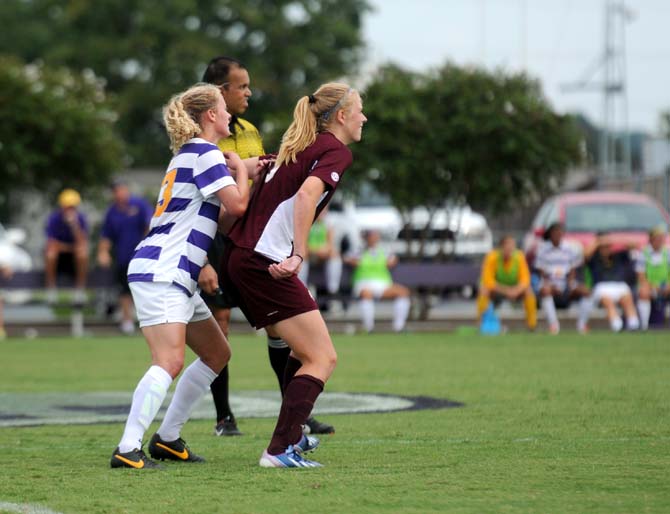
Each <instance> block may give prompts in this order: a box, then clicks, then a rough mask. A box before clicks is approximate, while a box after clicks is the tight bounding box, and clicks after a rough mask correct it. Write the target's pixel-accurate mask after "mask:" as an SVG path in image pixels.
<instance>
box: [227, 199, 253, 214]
mask: <svg viewBox="0 0 670 514" xmlns="http://www.w3.org/2000/svg"><path fill="white" fill-rule="evenodd" d="M248 204H249V199H248V198H238V199H237V200H235V201H234V202H231V205H229V206H226V211H228V213H229V214H231V215H232V216H235V217H236V218H239V217H240V216H242V215H243V214H244V212H245V211H246V210H247V205H248Z"/></svg>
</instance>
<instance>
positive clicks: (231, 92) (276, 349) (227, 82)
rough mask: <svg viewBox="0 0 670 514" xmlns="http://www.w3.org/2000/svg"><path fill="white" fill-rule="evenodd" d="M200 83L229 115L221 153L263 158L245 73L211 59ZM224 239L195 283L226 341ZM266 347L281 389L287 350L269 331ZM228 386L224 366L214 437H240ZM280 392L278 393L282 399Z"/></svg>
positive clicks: (310, 423) (313, 427)
mask: <svg viewBox="0 0 670 514" xmlns="http://www.w3.org/2000/svg"><path fill="white" fill-rule="evenodd" d="M202 81H203V82H207V83H210V84H215V85H217V86H219V87H220V89H221V93H222V95H223V98H224V100H225V101H226V106H227V108H228V112H229V113H230V114H231V119H230V136H229V137H227V138H226V139H222V140H220V141H219V143H218V146H219V148H220V149H221V151H222V152H235V153H237V154H238V155H239V156H240V157H241V158H242V159H246V158H249V157H257V156H260V155H263V154H265V151H264V150H263V141H262V139H261V135H260V133H259V132H258V129H257V128H256V127H255V126H254V125H253V124H252V123H250V122H249V121H247V120H245V119H243V118H241V117H240V116H241V115H242V114H244V113H245V112H246V110H247V108H248V107H249V97H250V96H251V89H250V79H249V72H248V71H247V69H246V68H245V67H244V65H243V64H242V63H241V62H240V61H238V60H236V59H233V58H230V57H215V58H214V59H212V60H211V61H210V62H209V65H208V66H207V69H206V70H205V74H204V75H203V77H202ZM226 239H227V238H226V236H225V235H223V234H221V233H220V232H218V233H217V236H216V237H215V238H214V242H213V243H212V246H211V248H210V251H209V252H208V254H207V259H208V261H209V265H206V266H205V267H203V269H202V271H201V273H200V277H199V280H198V282H199V284H200V286H201V289H203V290H207V291H216V294H214V295H208V294H206V293H204V292H203V293H201V294H202V297H203V299H204V300H205V302H206V303H207V305H208V306H209V308H210V309H211V311H212V314H213V315H214V318H215V319H216V321H217V322H218V323H219V326H220V327H221V330H222V331H223V333H224V334H225V336H226V338H228V328H229V324H230V309H231V308H232V307H235V305H234V301H233V299H232V298H231V297H230V295H227V294H226V293H225V291H223V289H222V288H221V287H220V284H219V280H218V276H217V272H218V270H219V269H220V264H221V257H222V255H223V248H224V247H225V245H226ZM267 343H268V356H269V358H270V365H271V366H272V369H273V370H274V372H275V375H277V380H278V381H279V388H280V389H282V388H283V382H284V369H285V368H286V362H287V361H288V357H289V354H290V353H291V349H290V348H289V347H288V346H287V345H286V343H285V342H284V341H283V340H282V339H281V338H279V337H278V336H276V334H273V333H272V332H271V331H268V332H267ZM228 382H229V374H228V366H226V367H225V368H223V370H222V371H221V373H220V374H219V376H218V377H217V378H216V379H215V380H214V382H212V385H211V390H212V397H213V398H214V405H215V407H216V420H217V423H216V427H215V429H214V433H215V434H216V435H218V436H233V435H241V432H240V431H239V429H238V428H237V422H236V421H235V416H234V415H233V412H232V410H231V408H230V402H229V393H228ZM283 392H284V391H283V390H282V395H283ZM306 429H308V430H309V432H311V433H320V434H324V433H325V434H328V433H332V432H334V431H335V429H334V428H333V427H332V426H331V425H328V424H326V423H320V422H319V421H317V420H316V419H314V418H313V417H310V418H309V419H308V420H307V427H306Z"/></svg>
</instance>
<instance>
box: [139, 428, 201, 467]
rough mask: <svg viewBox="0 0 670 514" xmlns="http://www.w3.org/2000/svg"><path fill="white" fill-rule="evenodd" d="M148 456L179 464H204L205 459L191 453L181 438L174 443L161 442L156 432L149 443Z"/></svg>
mask: <svg viewBox="0 0 670 514" xmlns="http://www.w3.org/2000/svg"><path fill="white" fill-rule="evenodd" d="M149 454H150V455H151V456H152V457H153V458H154V459H157V460H166V459H167V460H176V461H179V462H205V459H204V458H202V457H200V456H199V455H196V454H195V453H192V452H191V450H190V448H189V447H188V445H187V444H186V441H184V440H183V439H182V438H181V437H180V438H179V439H177V440H175V441H163V440H162V439H161V438H160V436H159V435H158V432H156V433H155V434H154V435H153V437H152V438H151V441H150V442H149Z"/></svg>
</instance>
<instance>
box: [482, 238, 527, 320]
mask: <svg viewBox="0 0 670 514" xmlns="http://www.w3.org/2000/svg"><path fill="white" fill-rule="evenodd" d="M502 298H507V299H508V300H511V301H517V300H520V299H523V305H524V309H525V311H526V325H527V326H528V329H529V330H535V327H536V326H537V300H536V299H535V294H534V293H533V289H532V288H531V286H530V270H529V269H528V263H527V262H526V258H525V257H524V255H523V253H522V252H521V251H520V250H518V249H517V247H516V241H515V240H514V238H513V237H512V236H511V235H505V236H503V237H502V239H501V240H500V244H499V248H494V249H493V250H491V251H490V252H489V253H488V254H487V255H486V257H485V258H484V263H483V264H482V273H481V279H480V286H479V296H478V297H477V323H478V324H479V322H480V321H481V319H482V314H483V313H484V311H486V309H487V308H488V306H489V303H490V302H491V300H493V301H495V300H499V299H502Z"/></svg>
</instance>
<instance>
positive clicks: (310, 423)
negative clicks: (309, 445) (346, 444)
mask: <svg viewBox="0 0 670 514" xmlns="http://www.w3.org/2000/svg"><path fill="white" fill-rule="evenodd" d="M302 433H303V434H334V433H335V427H334V426H333V425H329V424H328V423H321V422H320V421H318V420H317V419H316V418H314V417H311V416H310V417H309V418H307V421H306V422H305V424H304V425H303V426H302Z"/></svg>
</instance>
